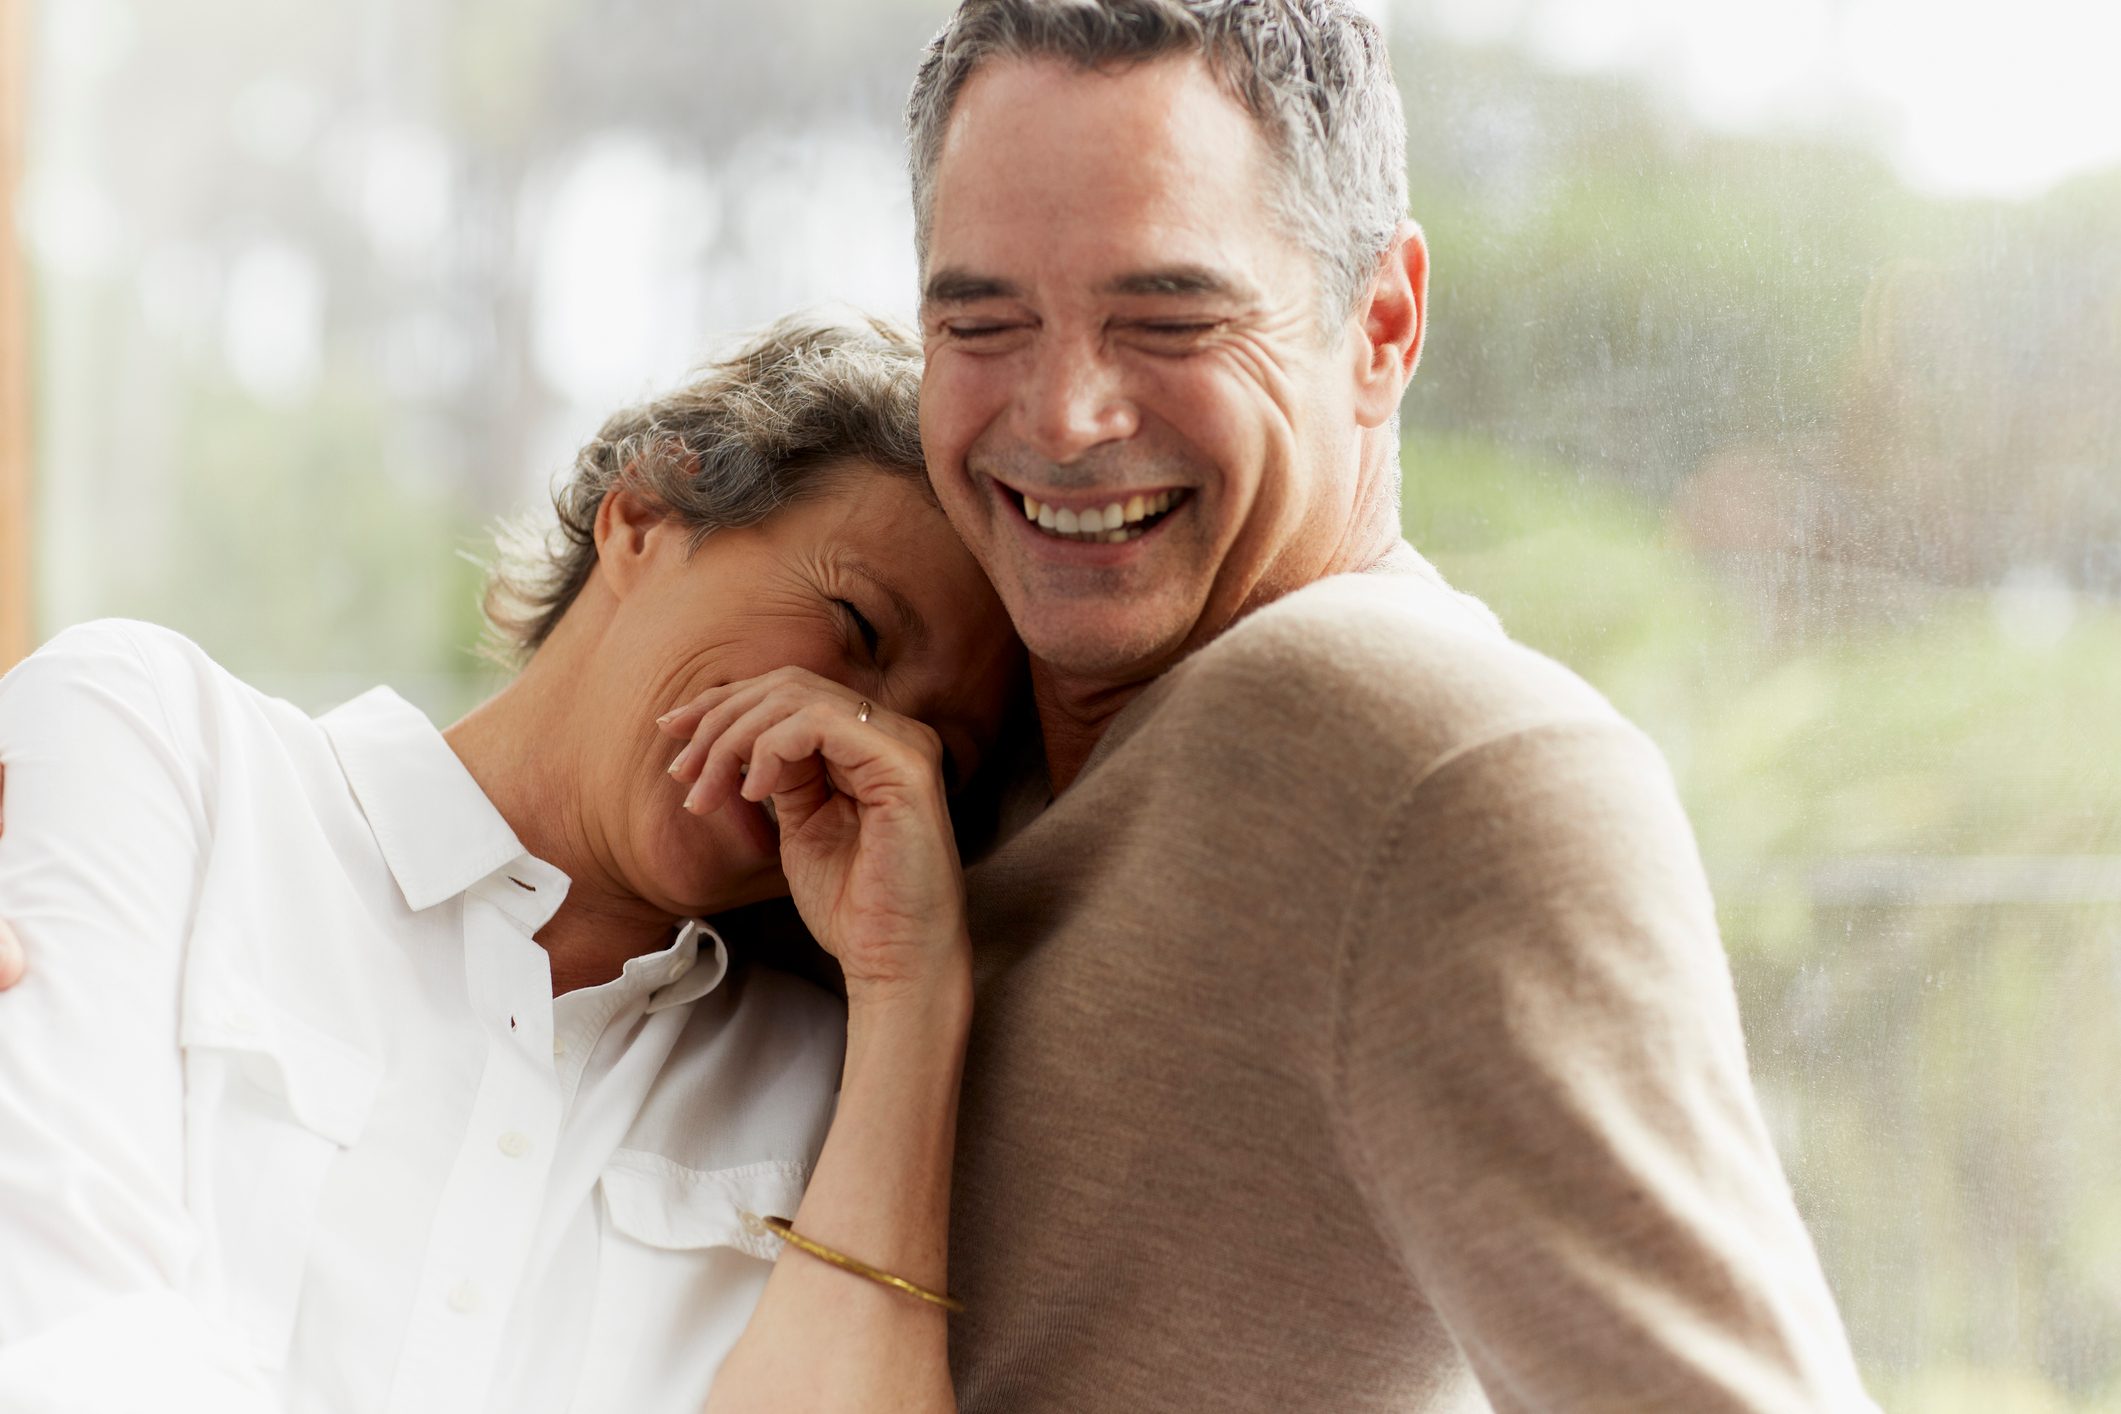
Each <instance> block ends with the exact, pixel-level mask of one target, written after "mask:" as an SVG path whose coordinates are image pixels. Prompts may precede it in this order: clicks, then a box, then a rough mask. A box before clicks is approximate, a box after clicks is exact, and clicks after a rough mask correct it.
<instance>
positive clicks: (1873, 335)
mask: <svg viewBox="0 0 2121 1414" xmlns="http://www.w3.org/2000/svg"><path fill="white" fill-rule="evenodd" d="M24 2H25V0H14V3H16V4H23V3H24ZM26 8H27V14H28V32H29V35H30V39H31V45H32V47H31V50H30V60H29V63H28V65H27V67H28V69H29V71H30V73H31V76H32V79H33V82H31V83H30V84H29V85H28V86H27V88H26V89H25V90H24V91H23V93H22V94H21V95H19V96H9V97H8V98H7V99H6V100H5V101H6V102H8V103H20V104H21V105H22V109H23V114H22V116H23V118H24V120H25V131H26V133H27V135H28V141H27V147H26V150H25V155H24V170H23V181H22V185H21V188H20V191H19V193H18V198H19V199H18V201H17V203H16V215H17V223H16V224H17V228H18V231H19V235H20V257H21V259H22V260H23V261H24V262H25V268H26V269H27V270H28V272H29V286H30V289H31V292H32V295H33V306H34V311H35V317H34V321H33V322H32V323H31V324H30V326H29V334H28V348H29V362H30V370H31V374H32V381H31V386H32V388H33V390H34V398H33V405H32V412H33V414H34V418H33V422H34V426H35V429H36V435H35V444H34V459H33V463H32V473H33V478H32V480H33V487H34V494H33V496H32V498H31V500H30V504H31V505H32V506H33V508H34V510H33V515H34V519H33V521H32V533H31V534H30V536H29V541H30V544H31V546H32V548H33V557H32V558H33V564H34V591H35V594H34V603H35V606H36V617H35V621H34V625H33V628H34V633H33V634H32V637H31V641H32V642H35V641H38V640H41V639H42V638H44V637H48V636H49V635H50V634H52V633H54V632H56V631H58V630H59V629H61V628H63V627H65V626H67V625H69V624H73V623H77V622H80V621H83V620H87V619H90V618H95V617H100V616H106V615H126V616H132V617H140V618H150V619H154V620H157V621H160V622H163V623H167V624H170V625H172V626H173V627H176V628H178V629H180V630H182V631H183V632H185V633H187V634H189V635H191V636H192V637H193V638H195V639H197V640H198V641H199V642H200V643H201V644H202V645H204V646H205V647H206V648H207V649H208V650H209V651H210V652H211V653H212V654H214V655H215V656H216V657H217V658H218V659H219V660H220V661H221V662H223V663H225V664H227V665H228V666H230V667H231V668H233V669H234V670H235V671H237V672H238V673H240V674H242V675H244V676H245V677H246V678H248V679H249V680H250V681H252V682H254V683H256V684H258V685H259V686H261V687H264V688H265V689H267V690H268V691H272V692H275V693H278V694H281V695H284V696H286V697H288V698H290V699H292V700H293V701H295V702H297V703H298V704H300V705H302V706H303V707H305V708H307V709H310V710H320V709H322V708H324V707H326V706H329V705H331V704H332V703H335V702H338V701H341V700H343V699H344V698H346V697H348V696H350V695H351V694H353V693H354V692H357V691H360V690H361V689H363V688H365V687H367V686H368V685H369V684H371V683H374V682H379V681H387V682H390V683H392V684H394V685H396V686H397V687H398V688H399V689H400V690H401V691H404V692H405V693H406V695H407V696H408V697H409V698H412V699H413V700H415V701H416V702H418V704H419V705H421V706H422V707H424V708H425V709H426V710H427V711H428V712H429V713H431V714H432V715H434V716H435V717H436V718H437V720H447V719H448V718H449V717H450V716H452V715H454V714H456V713H457V712H460V711H462V710H464V709H465V708H466V707H468V706H469V705H470V704H471V703H473V702H474V701H476V700H478V698H479V697H480V696H481V695H482V693H484V692H485V691H487V690H489V689H490V687H491V685H492V681H493V680H492V678H491V677H490V676H489V675H488V674H489V670H488V669H486V668H485V667H483V666H482V664H481V663H480V661H479V660H478V659H477V658H475V657H474V655H473V654H472V653H471V651H470V650H471V648H472V646H473V645H474V643H475V642H476V640H477V638H478V635H479V622H478V616H477V585H478V581H479V570H478V568H477V567H476V566H475V565H474V564H472V563H470V562H469V558H470V557H471V556H472V555H474V554H475V553H476V551H477V547H478V546H479V545H480V544H481V527H482V526H483V525H484V524H485V523H486V522H488V521H489V520H490V519H491V518H492V517H494V516H496V515H499V514H502V513H506V512H510V511H514V510H517V509H520V508H521V507H523V506H526V505H532V504H536V503H538V502H539V500H540V498H541V497H543V496H544V495H545V493H546V489H547V487H548V485H549V482H550V480H551V478H552V477H553V476H554V475H555V474H556V473H558V472H560V471H562V470H564V469H565V467H566V466H567V464H568V460H569V458H570V456H571V454H572V449H573V448H574V447H575V446H577V445H578V444H579V443H580V442H581V441H582V440H583V438H584V437H585V436H587V435H588V434H589V433H590V432H592V431H593V430H594V428H595V427H596V426H597V424H598V423H599V421H600V420H601V418H602V416H603V415H604V413H606V412H607V411H609V409H610V408H612V407H615V406H617V405H619V404H620V403H622V402H625V401H630V400H633V399H635V398H637V397H639V396H641V395H643V394H645V393H647V392H649V391H651V390H655V389H660V388H663V387H667V386H669V385H671V384H672V383H673V382H674V381H675V380H677V379H679V378H681V377H682V376H683V375H684V374H685V372H686V371H687V370H688V369H690V368H692V367H694V366H696V365H697V364H698V363H699V362H700V361H701V360H702V359H703V358H704V357H705V356H707V355H709V354H712V353H714V352H715V351H716V350H717V349H719V348H722V347H725V346H726V344H725V341H726V339H727V338H728V336H730V335H731V334H732V333H733V332H735V331H740V330H745V329H749V328H753V327H756V326H758V325H760V324H761V323H763V322H765V321H767V320H769V319H771V318H773V317H774V316H776V315H778V314H780V313H782V312H784V311H786V310H788V309H791V308H795V307H798V306H802V305H805V304H810V303H815V302H819V301H825V300H843V301H846V302H848V303H851V304H853V305H856V306H859V307H863V308H870V309H876V310H880V311H883V312H885V313H890V314H895V315H898V316H901V317H905V316H909V315H910V314H911V313H912V309H913V302H914V297H915V293H916V291H915V273H914V256H913V244H912V234H911V233H912V214H911V209H910V206H909V202H908V198H907V195H906V183H905V178H904V165H903V164H904V158H903V155H902V149H901V136H900V132H901V129H900V118H899V108H900V105H901V104H902V103H903V101H904V96H905V92H906V88H907V84H908V80H909V78H910V75H911V73H912V65H913V61H914V56H916V55H917V53H918V52H919V47H920V45H921V44H922V43H923V42H924V41H925V40H926V38H927V36H928V35H929V34H931V33H932V32H933V30H934V28H935V27H936V25H937V24H938V23H940V21H941V19H942V18H943V16H944V15H945V14H946V13H947V11H948V9H949V6H948V5H946V4H943V3H940V0H805V3H803V4H800V5H787V6H769V5H711V4H700V3H696V0H642V3H636V4H632V5H625V6H609V5H594V4H591V3H588V0H552V2H551V3H546V4H541V5H536V6H521V5H513V4H507V3H501V0H358V3H356V0H301V3H298V4H283V5H275V6H262V5H249V6H235V7H231V6H228V5H225V4H219V3H209V0H27V6H26ZM1366 8H1367V9H1369V10H1370V12H1371V13H1373V14H1375V15H1377V16H1378V17H1379V18H1380V19H1381V20H1382V21H1383V22H1384V23H1385V25H1386V28H1387V31H1388V33H1389V36H1390V40H1391V43H1392V47H1393V52H1394V56H1395V63H1396V65H1397V68H1398V73H1399V77H1400V85H1401V89H1402V92H1403V94H1404V97H1405V102H1406V107H1407V114H1408V123H1409V163H1410V191H1411V204H1412V214H1413V215H1414V216H1415V217H1416V218H1417V219H1418V220H1420V221H1421V222H1422V224H1423V227H1424V230H1425V232H1426V234H1427V237H1428V240H1429V242H1430V246H1431V249H1432V252H1433V271H1434V274H1433V287H1432V320H1431V329H1430V333H1429V341H1428V344H1427V346H1426V348H1425V349H1424V351H1423V354H1422V361H1421V365H1420V370H1419V373H1418V375H1417V377H1416V378H1415V381H1414V383H1413V386H1412V389H1411V391H1410V392H1409V394H1408V396H1407V399H1406V401H1405V404H1404V408H1403V427H1404V454H1403V459H1402V461H1403V466H1404V472H1405V506H1404V525H1405V529H1406V534H1407V537H1408V538H1409V539H1410V540H1411V541H1412V542H1413V543H1414V545H1415V546H1417V547H1418V548H1419V549H1421V551H1422V552H1423V553H1424V554H1426V555H1428V556H1429V557H1430V558H1431V559H1432V560H1433V561H1434V562H1435V563H1436V564H1437V565H1438V566H1439V567H1440V568H1441V569H1442V570H1443V571H1444V573H1445V574H1446V575H1447V576H1448V577H1450V578H1451V579H1452V581H1453V582H1454V583H1456V584H1457V585H1458V586H1459V587H1461V588H1464V589H1466V590H1468V591H1470V592H1472V593H1474V594H1477V595H1479V596H1480V597H1482V598H1483V599H1484V600H1485V601H1486V602H1487V603H1488V604H1489V605H1490V606H1491V607H1492V608H1493V609H1494V610H1495V611H1496V612H1497V614H1498V615H1499V616H1500V617H1501V619H1502V621H1503V623H1504V624H1505V625H1506V626H1507V628H1508V629H1509V631H1510V632H1511V634H1512V635H1514V636H1515V637H1517V638H1519V639H1521V640H1523V641H1524V642H1527V643H1529V644H1531V645H1533V646H1535V647H1537V648H1539V649H1541V650H1542V651H1544V652H1547V653H1549V654H1551V655H1553V656H1554V657H1556V658H1558V659H1560V660H1561V661H1563V662H1564V663H1566V664H1568V665H1569V666H1570V667H1572V668H1574V669H1575V670H1576V671H1578V672H1580V673H1582V674H1583V675H1584V676H1586V677H1587V678H1588V679H1589V680H1590V681H1591V682H1592V683H1594V684H1595V685H1596V686H1597V687H1598V688H1600V689H1601V690H1602V691H1603V692H1605V693H1606V694H1608V695H1609V696H1610V697H1611V698H1612V699H1613V701H1614V702H1615V703H1616V704H1617V705H1618V706H1619V708H1620V709H1621V711H1622V712H1624V713H1625V714H1627V715H1628V716H1629V717H1630V718H1632V719H1633V720H1634V721H1636V722H1638V723H1639V724H1641V725H1642V726H1643V727H1644V728H1645V729H1646V730H1647V731H1648V732H1649V733H1650V735H1651V736H1652V737H1653V738H1654V739H1655V740H1656V742H1657V743H1658V745H1659V746H1660V747H1661V748H1662V750H1663V751H1664V753H1665V754H1666V756H1667V757H1668V758H1669V760H1670V762H1671V763H1672V766H1673V769H1674V772H1675V773H1676V775H1677V778H1678V781H1679V784H1680V788H1681V791H1682V794H1683V796H1684V799H1685V803H1686V806H1687V809H1688V812H1689V814H1690V816H1691V817H1692V820H1693V823H1694V827H1695V830H1696V832H1697V834H1698V836H1699V840H1700V845H1701V849H1702V853H1703V856H1704V859H1705V862H1706V864H1707V868H1708V872H1709V875H1710V879H1711V882H1712V884H1713V886H1714V888H1715V891H1716V896H1717V904H1718V910H1719V918H1720V922H1721V926H1722V929H1723V933H1724V940H1725V944H1726V946H1727V948H1728V950H1729V952H1730V955H1731V959H1732V966H1733V968H1734V971H1735V974H1736V978H1737V983H1738V990H1739V997H1740V1002H1741V1006H1742V1010H1743V1014H1744V1020H1745V1026H1746V1037H1747V1044H1748V1046H1749V1048H1750V1054H1751V1062H1752V1067H1753V1074H1754V1076H1755V1080H1756V1083H1757V1085H1758V1087H1759V1090H1760V1093H1761V1097H1762V1101H1763V1103H1764V1105H1765V1107H1766V1110H1767V1113H1768V1118H1769V1121H1770V1124H1771V1127H1772V1129H1773V1133H1774V1139H1775V1142H1776V1145H1777V1147H1778V1149H1779V1152H1780V1154H1781V1156H1782V1159H1783V1162H1784V1164H1785V1166H1786V1167H1787V1170H1788V1172H1789V1175H1790V1178H1791V1182H1792V1184H1793V1186H1794V1188H1795V1191H1796V1196H1797V1200H1798V1205H1799V1207H1800V1209H1801V1211H1802V1213H1803V1215H1804V1218H1805V1220H1806V1222H1807V1224H1808V1225H1809V1227H1810V1229H1811V1232H1812V1234H1813V1237H1814V1240H1815V1242H1816V1244H1817V1246H1818V1249H1819V1252H1820V1256H1821V1260H1822V1262H1823V1264H1824V1266H1825V1269H1826V1273H1827V1276H1828V1278H1829V1280H1830V1282H1831V1284H1832V1287H1833V1290H1834V1293H1835V1296H1836V1298H1837V1299H1838V1301H1839V1302H1840V1305H1841V1309H1842V1312H1843V1315H1844V1317H1845V1319H1846V1321H1847V1324H1848V1327H1849V1333H1850V1337H1851V1339H1852V1341H1853V1343H1854V1346H1855V1349H1856V1353H1857V1356H1858V1358H1859V1360H1860V1362H1861V1364H1862V1367H1863V1372H1864V1376H1865V1378H1866V1380H1867V1381H1868V1382H1869V1385H1870V1388H1871V1390H1872V1392H1873V1394H1874V1395H1875V1396H1876V1397H1877V1398H1878V1400H1879V1401H1880V1403H1881V1404H1882V1405H1883V1406H1884V1407H1885V1408H1886V1409H1887V1410H1889V1411H1910V1414H1916V1412H1918V1411H1919V1414H1953V1411H1965V1414H1974V1412H1975V1411H1981V1412H1982V1414H1988V1412H1989V1411H2021V1412H2022V1414H2064V1411H2076V1412H2077V1414H2092V1411H2106V1414H2114V1412H2115V1411H2121V1185H2117V1184H2116V1182H2115V1181H2114V1179H2113V1175H2114V1174H2115V1173H2116V1172H2117V1171H2121V1107H2117V1106H2116V1105H2114V1104H2113V1103H2111V1102H2110V1101H2109V1100H2108V1099H2107V1097H2106V1096H2105V1094H2104V1093H2103V1092H2104V1090H2105V1088H2106V1086H2107V1084H2108V1080H2109V1077H2112V1076H2114V1075H2116V1074H2121V84H2117V83H2116V82H2115V81H2114V78H2113V73H2112V68H2113V60H2114V56H2115V55H2117V54H2121V6H2116V5H2114V4H2111V3H2106V0H2022V2H2021V3H2019V4H2015V5H2011V6H2007V7H1997V6H1993V5H1976V4H1974V3H1972V0H1776V2H1775V3H1770V0H1716V2H1715V3H1711V4H1702V3H1699V0H1391V2H1390V3H1386V0H1375V3H1372V4H1370V5H1369V6H1367V7H1366ZM239 16H240V18H239ZM5 209H6V208H4V207H0V210H5ZM5 310H6V306H5V305H4V304H0V314H4V313H5ZM10 334H11V331H9V330H6V329H0V348H4V347H5V346H6V342H7V340H8V338H9V337H10ZM0 406H4V403H0ZM0 452H4V449H0ZM0 469H4V468H0ZM0 490H4V482H0ZM6 514H7V506H6V505H5V504H0V517H4V516H5V515H6ZM19 516H20V511H19V507H18V510H17V518H18V520H19ZM12 543H14V542H12V541H10V540H9V539H8V538H7V537H6V536H5V535H0V547H5V546H8V545H10V544H12ZM0 569H4V567H0ZM0 642H4V640H0Z"/></svg>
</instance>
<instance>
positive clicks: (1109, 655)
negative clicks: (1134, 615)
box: [1017, 615, 1185, 685]
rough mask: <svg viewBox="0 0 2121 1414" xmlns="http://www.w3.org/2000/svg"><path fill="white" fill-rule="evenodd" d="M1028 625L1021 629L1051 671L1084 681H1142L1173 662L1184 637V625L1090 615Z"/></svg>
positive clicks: (1036, 657) (1041, 663) (1036, 658)
mask: <svg viewBox="0 0 2121 1414" xmlns="http://www.w3.org/2000/svg"><path fill="white" fill-rule="evenodd" d="M1069 619H1070V621H1067V622H1059V623H1045V624H1032V625H1027V624H1026V623H1025V621H1024V620H1023V619H1018V620H1017V624H1018V632H1019V633H1021V634H1022V636H1023V639H1024V646H1025V647H1026V648H1028V649H1029V650H1030V652H1031V657H1032V658H1033V660H1034V661H1036V662H1037V663H1038V664H1039V666H1040V667H1041V668H1043V669H1044V670H1045V671H1046V673H1047V674H1048V675H1050V676H1052V677H1055V678H1058V679H1062V680H1065V681H1071V682H1081V683H1100V684H1102V683H1110V684H1114V685H1118V684H1122V683H1131V682H1140V681H1144V680H1146V679H1148V678H1152V677H1155V676H1156V675H1157V674H1158V673H1161V672H1163V671H1164V670H1165V669H1166V668H1168V667H1170V666H1171V663H1172V660H1173V659H1174V658H1175V657H1176V656H1177V654H1178V651H1179V648H1180V646H1181V644H1182V643H1183V642H1184V639H1185V631H1184V629H1183V628H1182V627H1180V628H1174V629H1159V627H1157V626H1154V625H1149V624H1143V623H1140V622H1127V621H1125V620H1121V621H1119V622H1112V621H1102V622H1101V621H1095V620H1087V621H1086V620H1085V619H1083V618H1079V617H1077V616H1074V615H1071V616H1069Z"/></svg>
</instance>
